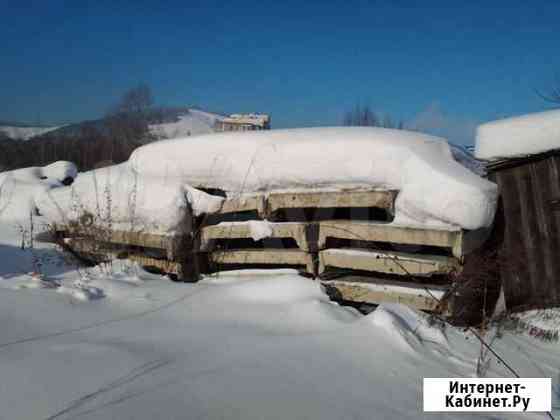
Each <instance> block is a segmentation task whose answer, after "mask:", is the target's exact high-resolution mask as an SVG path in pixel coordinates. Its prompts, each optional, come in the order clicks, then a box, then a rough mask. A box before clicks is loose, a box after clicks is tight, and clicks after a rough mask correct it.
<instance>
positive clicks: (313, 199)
mask: <svg viewBox="0 0 560 420" xmlns="http://www.w3.org/2000/svg"><path fill="white" fill-rule="evenodd" d="M396 196H397V191H388V190H371V191H361V190H349V191H319V192H313V191H302V192H293V193H274V192H273V193H270V194H269V195H268V199H267V208H268V211H269V212H271V213H272V212H274V211H276V210H279V209H293V208H301V209H303V208H334V207H348V208H352V207H377V208H382V209H387V210H390V211H393V209H394V202H395V197H396Z"/></svg>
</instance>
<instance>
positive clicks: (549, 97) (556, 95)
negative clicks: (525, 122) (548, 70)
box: [536, 73, 560, 106]
mask: <svg viewBox="0 0 560 420" xmlns="http://www.w3.org/2000/svg"><path fill="white" fill-rule="evenodd" d="M536 93H537V95H539V96H540V97H541V98H542V99H544V100H545V101H547V102H550V103H552V104H554V105H556V106H560V73H559V74H557V75H556V77H555V80H554V86H553V87H552V89H551V90H550V92H548V93H542V92H541V91H539V90H537V91H536Z"/></svg>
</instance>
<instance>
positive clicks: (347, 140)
mask: <svg viewBox="0 0 560 420" xmlns="http://www.w3.org/2000/svg"><path fill="white" fill-rule="evenodd" d="M129 164H130V166H131V168H132V170H133V171H134V172H136V173H138V174H142V175H147V176H161V174H162V173H165V174H166V176H167V177H169V178H170V179H171V178H175V179H181V180H183V181H184V182H186V183H188V184H190V185H192V186H194V187H204V188H219V189H222V190H225V191H227V192H228V193H229V194H230V195H235V194H241V193H249V192H255V191H270V190H276V189H290V188H314V189H316V188H329V187H340V188H364V187H365V188H388V189H398V190H400V194H399V196H398V198H397V201H396V210H397V215H399V213H401V214H402V216H403V217H405V218H408V219H412V220H415V221H416V222H418V223H421V224H430V223H434V224H438V223H439V224H441V223H444V224H446V225H448V226H459V227H462V228H465V229H477V228H481V227H486V226H489V225H490V224H491V223H492V220H493V216H494V211H495V207H496V194H497V188H496V185H495V184H493V183H491V182H489V181H487V180H485V179H482V178H480V177H478V176H476V175H475V174H473V173H472V172H471V171H469V170H468V169H466V168H464V167H463V166H462V165H460V164H459V163H457V162H456V161H455V160H454V159H453V156H452V153H451V151H450V148H449V145H448V144H447V142H446V141H445V140H443V139H439V138H437V137H432V136H428V135H424V134H419V133H413V132H407V131H404V130H390V129H382V128H364V127H345V128H309V129H290V130H268V131H258V132H244V133H219V134H213V135H208V136H204V138H182V139H175V140H167V141H161V142H155V143H151V144H148V145H146V146H143V147H141V148H139V149H136V150H135V151H134V152H133V153H132V155H131V158H130V160H129ZM436 186H437V187H436Z"/></svg>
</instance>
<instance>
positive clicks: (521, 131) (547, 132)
mask: <svg viewBox="0 0 560 420" xmlns="http://www.w3.org/2000/svg"><path fill="white" fill-rule="evenodd" d="M554 149H560V110H553V111H545V112H539V113H534V114H527V115H522V116H519V117H512V118H505V119H502V120H497V121H492V122H489V123H486V124H482V125H481V126H479V127H478V129H477V134H476V149H475V155H476V157H477V158H479V159H485V160H499V159H503V158H514V157H523V156H527V155H533V154H538V153H543V152H546V151H549V150H554Z"/></svg>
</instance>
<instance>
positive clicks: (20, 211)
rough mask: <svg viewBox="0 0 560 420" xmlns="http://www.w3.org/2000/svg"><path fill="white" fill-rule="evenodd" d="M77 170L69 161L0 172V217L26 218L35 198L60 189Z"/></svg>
mask: <svg viewBox="0 0 560 420" xmlns="http://www.w3.org/2000/svg"><path fill="white" fill-rule="evenodd" d="M77 174H78V170H77V168H76V166H75V165H74V164H73V163H71V162H64V161H59V162H55V163H52V164H50V165H47V166H44V167H30V168H23V169H17V170H14V171H6V172H0V218H2V219H4V220H8V219H19V218H21V217H22V215H25V217H29V215H30V214H32V213H35V209H36V208H37V203H36V198H37V197H39V196H41V194H42V193H46V192H48V191H50V190H52V189H54V188H60V187H62V186H63V184H62V181H64V180H65V179H66V178H76V176H77Z"/></svg>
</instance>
